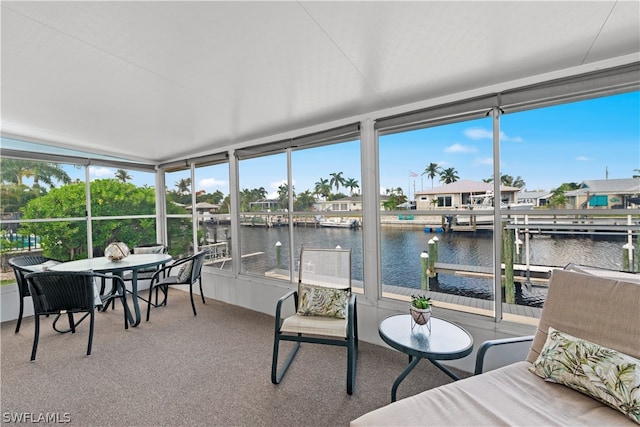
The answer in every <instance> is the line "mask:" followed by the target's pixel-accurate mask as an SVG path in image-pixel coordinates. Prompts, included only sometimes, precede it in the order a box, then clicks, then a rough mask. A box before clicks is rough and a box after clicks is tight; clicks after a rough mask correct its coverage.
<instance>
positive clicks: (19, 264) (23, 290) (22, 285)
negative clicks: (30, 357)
mask: <svg viewBox="0 0 640 427" xmlns="http://www.w3.org/2000/svg"><path fill="white" fill-rule="evenodd" d="M59 263H60V261H58V260H57V259H53V258H48V257H45V256H42V255H20V256H16V257H13V258H11V259H10V260H9V261H8V264H9V265H10V266H11V268H12V269H13V273H14V274H15V276H16V284H17V285H18V293H19V297H20V309H19V310H20V311H19V312H18V323H16V331H15V333H16V334H17V333H18V332H19V331H20V325H21V324H22V315H23V314H24V299H25V298H26V297H29V296H31V294H30V293H29V287H28V286H27V282H26V281H25V278H24V276H25V275H26V274H28V273H31V272H32V271H33V270H32V269H27V268H25V267H34V266H40V268H39V269H41V270H42V269H44V268H48V267H50V266H52V265H55V264H59Z"/></svg>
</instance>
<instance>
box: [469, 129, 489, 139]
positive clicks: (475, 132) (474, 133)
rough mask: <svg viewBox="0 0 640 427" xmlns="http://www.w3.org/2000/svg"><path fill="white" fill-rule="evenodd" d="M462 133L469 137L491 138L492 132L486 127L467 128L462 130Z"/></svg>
mask: <svg viewBox="0 0 640 427" xmlns="http://www.w3.org/2000/svg"><path fill="white" fill-rule="evenodd" d="M463 133H464V135H465V136H466V137H467V138H469V139H492V138H493V133H492V132H491V131H488V130H486V129H481V128H469V129H465V130H464V132H463Z"/></svg>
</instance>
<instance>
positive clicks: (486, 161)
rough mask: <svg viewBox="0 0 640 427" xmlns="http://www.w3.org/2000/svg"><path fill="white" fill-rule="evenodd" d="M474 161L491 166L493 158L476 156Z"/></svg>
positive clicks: (477, 163)
mask: <svg viewBox="0 0 640 427" xmlns="http://www.w3.org/2000/svg"><path fill="white" fill-rule="evenodd" d="M474 163H475V164H476V165H488V166H491V165H492V164H493V159H492V158H491V157H484V158H477V159H476V160H475V161H474Z"/></svg>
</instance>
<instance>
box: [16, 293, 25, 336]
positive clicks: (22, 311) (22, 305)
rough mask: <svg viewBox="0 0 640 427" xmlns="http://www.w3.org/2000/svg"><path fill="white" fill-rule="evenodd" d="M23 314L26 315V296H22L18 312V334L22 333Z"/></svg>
mask: <svg viewBox="0 0 640 427" xmlns="http://www.w3.org/2000/svg"><path fill="white" fill-rule="evenodd" d="M22 313H24V296H22V295H20V311H19V312H18V323H16V332H15V333H16V334H17V333H18V331H20V324H21V323H22Z"/></svg>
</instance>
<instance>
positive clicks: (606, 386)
mask: <svg viewBox="0 0 640 427" xmlns="http://www.w3.org/2000/svg"><path fill="white" fill-rule="evenodd" d="M529 370H530V371H531V372H533V373H534V374H536V375H538V376H540V377H542V378H544V379H545V381H550V382H554V383H558V384H563V385H566V386H568V387H570V388H572V389H574V390H577V391H579V392H581V393H584V394H586V395H588V396H591V397H593V398H595V399H597V400H599V401H600V402H602V403H604V404H606V405H609V406H611V407H612V408H615V409H617V410H618V411H620V412H622V413H623V414H625V415H626V416H628V417H629V418H631V419H632V420H633V421H635V422H636V423H638V424H640V360H638V359H635V358H633V357H631V356H628V355H626V354H624V353H620V352H619V351H616V350H612V349H609V348H606V347H602V346H599V345H598V344H594V343H592V342H589V341H586V340H582V339H580V338H576V337H573V336H571V335H569V334H565V333H563V332H560V331H558V330H556V329H554V328H549V335H548V336H547V341H546V342H545V344H544V347H543V348H542V351H541V352H540V356H538V359H537V360H536V361H535V362H534V363H533V365H532V366H530V367H529Z"/></svg>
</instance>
